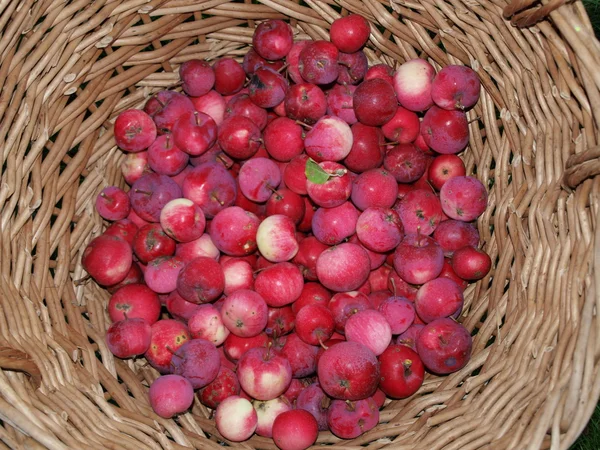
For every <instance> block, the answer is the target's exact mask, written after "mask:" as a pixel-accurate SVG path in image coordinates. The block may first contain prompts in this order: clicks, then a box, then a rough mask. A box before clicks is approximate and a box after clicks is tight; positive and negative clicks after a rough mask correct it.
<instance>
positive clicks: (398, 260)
mask: <svg viewBox="0 0 600 450" xmlns="http://www.w3.org/2000/svg"><path fill="white" fill-rule="evenodd" d="M443 265H444V252H443V250H442V247H440V245H439V244H438V243H437V242H436V241H434V240H433V239H432V238H430V237H429V236H423V235H417V234H407V235H406V236H405V237H404V240H403V241H402V242H401V243H400V245H398V247H396V250H395V252H394V269H395V270H396V272H397V274H398V275H399V276H400V278H402V279H403V280H404V281H406V282H407V283H410V284H417V285H418V284H423V283H426V282H428V281H429V280H433V279H434V278H437V277H438V276H439V274H440V272H441V271H442V267H443ZM405 297H406V296H405Z"/></svg>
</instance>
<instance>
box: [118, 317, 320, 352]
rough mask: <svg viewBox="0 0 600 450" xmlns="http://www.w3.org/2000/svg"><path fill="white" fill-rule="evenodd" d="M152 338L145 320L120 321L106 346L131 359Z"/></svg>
mask: <svg viewBox="0 0 600 450" xmlns="http://www.w3.org/2000/svg"><path fill="white" fill-rule="evenodd" d="M151 336H152V329H151V328H150V325H149V324H148V323H147V322H146V321H145V320H144V319H139V318H133V319H124V320H119V321H117V322H115V323H113V324H112V325H111V326H110V327H109V328H108V330H107V331H106V346H107V347H108V349H109V350H110V352H111V353H112V354H113V355H115V356H116V357H117V358H121V359H126V358H131V357H133V356H137V355H143V354H144V353H145V352H146V350H148V347H150V337H151ZM315 353H316V352H315Z"/></svg>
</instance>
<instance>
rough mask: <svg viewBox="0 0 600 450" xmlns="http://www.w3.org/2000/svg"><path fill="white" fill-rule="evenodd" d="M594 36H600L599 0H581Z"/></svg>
mask: <svg viewBox="0 0 600 450" xmlns="http://www.w3.org/2000/svg"><path fill="white" fill-rule="evenodd" d="M583 4H584V6H585V9H586V10H587V12H588V15H589V16H590V20H591V21H592V26H593V27H594V31H595V32H596V36H600V0H583Z"/></svg>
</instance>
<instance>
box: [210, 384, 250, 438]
mask: <svg viewBox="0 0 600 450" xmlns="http://www.w3.org/2000/svg"><path fill="white" fill-rule="evenodd" d="M215 424H216V425H217V430H218V431H219V433H221V436H223V437H224V438H225V439H229V440H230V441H233V442H242V441H245V440H246V439H248V438H249V437H250V436H252V435H253V434H254V431H255V430H256V426H257V425H258V416H257V415H256V411H255V410H254V407H253V406H252V403H250V401H249V400H247V399H245V398H242V397H240V396H239V395H232V396H229V397H227V398H226V399H224V400H223V401H222V402H221V403H220V404H219V406H217V409H216V411H215Z"/></svg>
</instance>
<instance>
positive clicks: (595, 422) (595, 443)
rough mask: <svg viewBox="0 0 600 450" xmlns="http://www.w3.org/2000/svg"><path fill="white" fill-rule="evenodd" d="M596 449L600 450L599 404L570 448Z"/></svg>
mask: <svg viewBox="0 0 600 450" xmlns="http://www.w3.org/2000/svg"><path fill="white" fill-rule="evenodd" d="M598 449H600V404H598V406H596V410H595V411H594V414H593V415H592V418H591V419H590V421H589V423H588V424H587V426H586V427H585V429H584V430H583V432H582V433H581V436H580V437H579V439H577V441H575V444H573V445H572V446H571V450H598Z"/></svg>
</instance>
